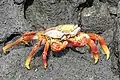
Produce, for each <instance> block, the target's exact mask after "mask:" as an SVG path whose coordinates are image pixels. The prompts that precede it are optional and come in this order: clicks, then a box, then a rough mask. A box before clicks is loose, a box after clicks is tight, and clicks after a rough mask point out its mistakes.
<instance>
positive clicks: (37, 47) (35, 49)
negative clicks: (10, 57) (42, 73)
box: [25, 40, 42, 69]
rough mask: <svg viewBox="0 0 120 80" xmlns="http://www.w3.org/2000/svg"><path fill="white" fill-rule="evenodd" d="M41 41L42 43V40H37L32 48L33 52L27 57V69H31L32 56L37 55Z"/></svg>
mask: <svg viewBox="0 0 120 80" xmlns="http://www.w3.org/2000/svg"><path fill="white" fill-rule="evenodd" d="M41 43H42V40H40V41H39V42H37V43H36V44H35V45H34V46H33V47H32V50H31V52H30V53H29V55H28V57H27V59H26V62H25V67H26V68H27V69H30V66H29V65H30V62H31V59H32V57H33V56H34V55H35V53H36V51H37V50H38V49H39V47H40V46H41Z"/></svg>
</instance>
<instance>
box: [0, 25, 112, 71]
mask: <svg viewBox="0 0 120 80" xmlns="http://www.w3.org/2000/svg"><path fill="white" fill-rule="evenodd" d="M33 39H37V40H38V42H37V43H36V44H35V45H34V46H33V47H32V50H31V52H30V53H29V55H28V57H27V59H26V62H25V67H26V68H27V69H30V62H31V59H32V57H33V56H34V55H35V53H36V52H37V51H38V49H39V47H40V46H41V45H42V44H43V45H45V46H44V50H43V53H42V63H43V67H44V69H46V68H47V55H48V50H49V47H50V48H51V50H52V51H53V52H59V51H62V50H64V49H65V48H66V47H69V46H72V47H73V48H76V47H82V46H85V45H88V46H89V47H90V50H91V53H92V54H93V58H94V60H95V63H97V62H98V59H99V55H98V48H97V46H96V44H95V43H94V42H95V41H96V40H97V41H99V43H100V45H101V48H102V49H103V51H104V54H106V56H107V60H108V59H109V56H110V52H109V49H108V47H107V45H106V42H105V40H104V38H103V37H101V36H99V35H97V34H94V33H84V32H80V27H78V25H74V24H65V25H58V26H56V27H52V28H48V29H46V30H45V31H39V32H37V31H36V32H24V33H23V36H22V37H20V38H19V39H17V40H16V41H15V42H13V43H9V44H7V45H5V46H4V47H3V48H2V49H3V52H4V53H6V50H7V49H9V48H11V47H13V46H15V45H17V44H19V43H21V42H24V43H25V44H28V41H30V40H33Z"/></svg>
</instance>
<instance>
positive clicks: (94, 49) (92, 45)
mask: <svg viewBox="0 0 120 80" xmlns="http://www.w3.org/2000/svg"><path fill="white" fill-rule="evenodd" d="M88 45H89V46H90V49H91V52H92V54H93V57H94V59H95V63H97V62H98V59H99V55H98V49H97V46H96V44H95V43H94V41H93V40H91V39H89V40H88Z"/></svg>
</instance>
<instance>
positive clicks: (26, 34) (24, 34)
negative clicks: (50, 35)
mask: <svg viewBox="0 0 120 80" xmlns="http://www.w3.org/2000/svg"><path fill="white" fill-rule="evenodd" d="M36 33H37V32H24V33H23V36H30V35H35V34H36Z"/></svg>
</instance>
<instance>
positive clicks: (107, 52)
mask: <svg viewBox="0 0 120 80" xmlns="http://www.w3.org/2000/svg"><path fill="white" fill-rule="evenodd" d="M101 47H102V49H103V51H104V52H105V54H106V57H107V60H108V59H109V58H110V51H109V49H108V47H107V46H106V45H101Z"/></svg>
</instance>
